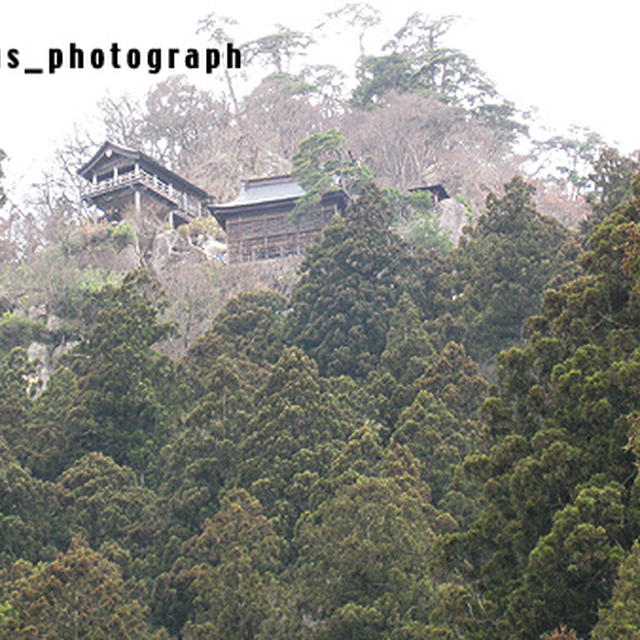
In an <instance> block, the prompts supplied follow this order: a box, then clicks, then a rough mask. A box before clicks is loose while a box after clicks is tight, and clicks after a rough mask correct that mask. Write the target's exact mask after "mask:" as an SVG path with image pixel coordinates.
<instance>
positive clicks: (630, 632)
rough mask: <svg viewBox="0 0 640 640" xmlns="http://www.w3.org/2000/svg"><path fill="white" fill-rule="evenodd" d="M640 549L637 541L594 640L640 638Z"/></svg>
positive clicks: (605, 607) (626, 561) (604, 609)
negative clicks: (639, 562) (639, 564)
mask: <svg viewBox="0 0 640 640" xmlns="http://www.w3.org/2000/svg"><path fill="white" fill-rule="evenodd" d="M639 554H640V545H639V543H638V541H637V540H636V541H635V542H634V544H633V548H632V549H631V552H630V553H629V555H628V556H627V558H626V559H625V560H624V562H623V563H622V564H621V565H620V570H619V572H618V576H617V579H616V582H615V585H614V588H613V595H612V597H611V600H610V602H609V603H608V604H606V605H605V606H603V607H602V608H601V610H600V615H599V620H598V624H597V625H596V626H595V627H594V629H593V633H592V636H591V637H592V638H593V639H594V640H609V638H620V640H632V639H635V638H638V637H639V634H640V582H639V580H640V567H639V566H638V561H639V557H640V556H639Z"/></svg>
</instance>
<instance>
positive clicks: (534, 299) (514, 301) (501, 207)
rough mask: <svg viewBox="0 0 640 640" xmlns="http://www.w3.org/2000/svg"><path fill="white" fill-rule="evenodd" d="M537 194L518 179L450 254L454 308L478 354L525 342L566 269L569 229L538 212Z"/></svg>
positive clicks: (483, 355)
mask: <svg viewBox="0 0 640 640" xmlns="http://www.w3.org/2000/svg"><path fill="white" fill-rule="evenodd" d="M532 194H533V187H531V186H530V185H528V184H527V183H525V182H524V180H522V179H521V178H514V179H513V180H512V181H511V182H509V183H508V184H506V185H505V194H504V197H502V198H498V197H496V196H495V195H490V196H489V197H488V198H487V209H486V213H484V214H483V215H482V216H481V217H480V218H479V220H478V223H477V225H476V227H475V228H473V229H469V228H467V230H466V232H465V233H464V235H463V236H462V238H461V240H460V244H459V246H458V247H457V249H456V250H455V251H452V252H451V254H450V265H451V267H450V270H451V272H450V276H448V278H447V282H446V284H448V285H449V286H450V287H451V290H452V294H453V295H452V301H451V304H450V309H451V311H452V313H453V315H454V316H455V318H456V319H457V320H458V322H460V323H461V324H462V327H463V330H464V336H465V337H464V339H463V341H464V343H465V345H466V347H467V348H468V349H469V351H470V353H471V354H472V355H473V356H474V357H476V358H482V359H486V358H488V357H490V355H492V354H495V353H498V352H499V351H500V349H504V348H505V347H507V346H509V345H511V344H514V343H517V342H518V341H520V340H521V339H522V337H523V334H524V322H525V320H526V319H527V318H528V317H529V316H531V315H534V314H535V313H536V312H537V311H538V309H539V305H540V302H541V297H542V292H543V290H544V288H545V286H546V285H547V283H548V282H549V281H550V280H551V279H552V278H553V277H554V276H557V275H558V274H560V273H562V270H563V269H564V268H566V257H565V251H566V250H570V249H571V246H570V245H568V244H567V248H565V243H568V240H569V236H568V233H567V232H566V231H565V230H564V229H563V227H561V225H560V224H559V223H557V222H555V221H554V220H551V219H550V218H543V217H542V216H541V215H540V214H538V213H537V212H536V210H535V206H534V204H533V200H532Z"/></svg>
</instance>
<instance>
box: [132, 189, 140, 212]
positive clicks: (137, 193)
mask: <svg viewBox="0 0 640 640" xmlns="http://www.w3.org/2000/svg"><path fill="white" fill-rule="evenodd" d="M133 202H134V203H135V207H136V213H140V209H141V208H142V206H141V199H140V189H136V190H135V191H134V192H133Z"/></svg>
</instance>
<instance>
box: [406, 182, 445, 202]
mask: <svg viewBox="0 0 640 640" xmlns="http://www.w3.org/2000/svg"><path fill="white" fill-rule="evenodd" d="M416 191H428V192H429V193H430V194H431V202H432V203H433V204H434V205H436V204H438V202H442V201H443V200H448V199H449V198H450V197H451V196H450V195H449V194H448V193H447V190H446V189H445V188H444V187H443V186H442V185H441V184H434V185H430V186H428V187H413V188H412V189H409V192H410V193H413V192H416Z"/></svg>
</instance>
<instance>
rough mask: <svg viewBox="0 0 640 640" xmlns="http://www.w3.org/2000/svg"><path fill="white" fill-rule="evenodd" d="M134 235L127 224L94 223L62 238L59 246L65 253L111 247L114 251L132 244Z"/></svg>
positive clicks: (72, 253)
mask: <svg viewBox="0 0 640 640" xmlns="http://www.w3.org/2000/svg"><path fill="white" fill-rule="evenodd" d="M135 242H136V236H135V232H134V230H133V229H132V228H131V226H130V225H129V224H118V225H114V224H110V223H103V224H96V225H91V226H89V227H84V228H82V229H79V230H77V231H74V232H72V233H70V234H69V235H68V236H67V237H65V238H63V240H62V242H61V245H60V246H61V248H62V250H63V251H64V252H65V254H67V255H74V254H79V253H82V252H83V251H87V250H89V251H91V250H94V251H95V250H96V249H98V248H101V247H111V248H112V249H113V250H114V251H115V252H116V253H118V252H120V251H122V250H123V249H124V248H125V247H128V246H130V245H134V244H135Z"/></svg>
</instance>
